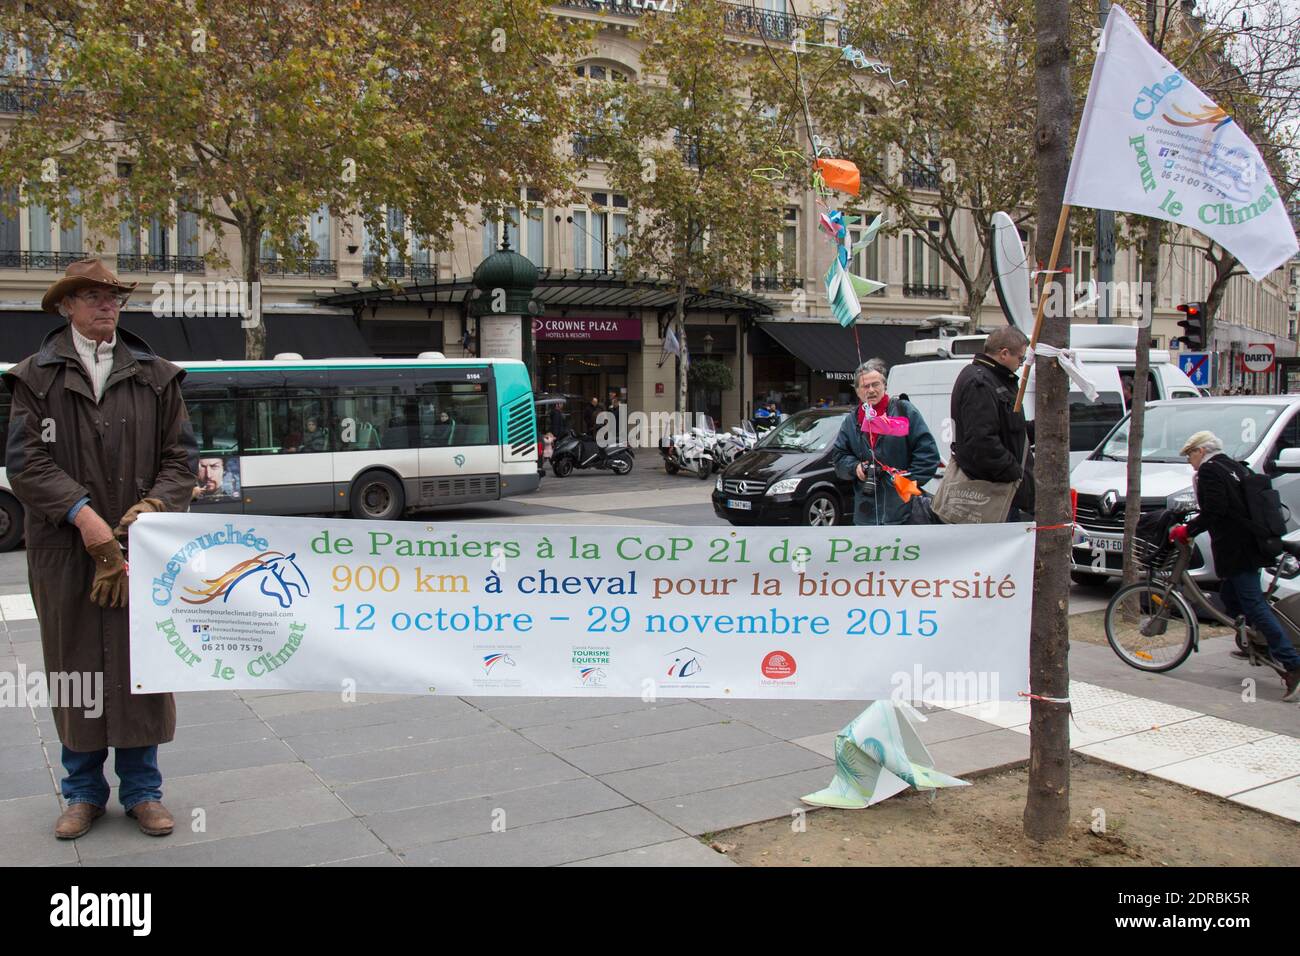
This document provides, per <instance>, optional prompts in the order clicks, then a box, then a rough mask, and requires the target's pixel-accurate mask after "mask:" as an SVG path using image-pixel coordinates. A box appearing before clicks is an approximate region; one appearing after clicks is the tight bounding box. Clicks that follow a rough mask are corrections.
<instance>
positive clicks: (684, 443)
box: [659, 428, 715, 481]
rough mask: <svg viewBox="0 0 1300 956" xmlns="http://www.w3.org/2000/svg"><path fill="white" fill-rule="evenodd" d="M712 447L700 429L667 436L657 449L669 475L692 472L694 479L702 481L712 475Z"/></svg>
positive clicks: (713, 465)
mask: <svg viewBox="0 0 1300 956" xmlns="http://www.w3.org/2000/svg"><path fill="white" fill-rule="evenodd" d="M712 445H713V443H712V441H711V440H710V439H708V438H707V437H706V433H705V432H704V430H703V429H701V428H692V429H691V430H690V431H689V432H683V433H682V434H679V435H671V436H669V437H668V438H666V439H664V443H663V444H662V445H661V446H660V449H659V450H660V453H661V454H662V455H663V459H664V470H665V471H667V472H668V474H670V475H675V474H677V472H679V471H690V472H694V474H695V477H697V478H699V479H700V480H701V481H704V480H705V479H706V478H708V477H709V475H711V474H713V470H714V467H715V461H714V458H713V452H712Z"/></svg>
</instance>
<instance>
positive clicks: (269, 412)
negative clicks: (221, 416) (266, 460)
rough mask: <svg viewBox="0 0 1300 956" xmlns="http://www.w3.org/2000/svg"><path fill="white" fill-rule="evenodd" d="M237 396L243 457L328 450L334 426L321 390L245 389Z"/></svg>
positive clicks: (331, 441)
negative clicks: (240, 417) (243, 445)
mask: <svg viewBox="0 0 1300 956" xmlns="http://www.w3.org/2000/svg"><path fill="white" fill-rule="evenodd" d="M240 397H241V399H242V400H241V401H240V403H239V405H240V409H241V413H242V417H243V422H244V440H245V447H244V449H243V453H244V454H245V455H276V454H281V453H293V452H324V451H330V450H331V447H332V445H333V428H332V426H333V423H332V422H331V420H330V417H329V403H328V401H327V400H326V398H325V393H324V392H323V391H320V390H317V389H297V388H292V389H285V388H248V389H243V390H242V391H241V393H240Z"/></svg>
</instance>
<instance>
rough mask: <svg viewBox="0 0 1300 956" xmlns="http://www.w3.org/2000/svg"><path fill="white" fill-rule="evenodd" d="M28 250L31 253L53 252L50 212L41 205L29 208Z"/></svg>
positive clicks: (34, 204)
mask: <svg viewBox="0 0 1300 956" xmlns="http://www.w3.org/2000/svg"><path fill="white" fill-rule="evenodd" d="M27 249H28V251H30V252H53V251H54V247H53V245H52V243H51V239H50V211H49V210H48V209H46V208H45V207H44V206H43V205H41V204H40V203H32V204H31V205H29V206H28V207H27Z"/></svg>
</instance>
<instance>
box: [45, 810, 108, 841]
mask: <svg viewBox="0 0 1300 956" xmlns="http://www.w3.org/2000/svg"><path fill="white" fill-rule="evenodd" d="M103 815H104V808H103V807H97V806H95V805H94V804H93V803H73V804H70V805H69V806H68V809H66V810H64V811H63V812H62V813H61V814H59V819H58V820H56V821H55V823H54V835H55V836H56V837H58V838H59V839H60V840H75V839H76V838H77V837H79V836H85V835H86V834H87V833H88V832H90V827H91V824H93V823H94V822H95V821H96V820H98V819H99V818H100V817H102V816H103Z"/></svg>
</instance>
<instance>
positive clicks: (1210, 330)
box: [1202, 243, 1239, 388]
mask: <svg viewBox="0 0 1300 956" xmlns="http://www.w3.org/2000/svg"><path fill="white" fill-rule="evenodd" d="M1216 245H1217V244H1215V243H1211V244H1210V245H1209V247H1208V248H1207V249H1206V253H1207V254H1206V257H1205V258H1206V259H1208V260H1209V261H1210V265H1212V266H1214V279H1213V280H1212V281H1211V282H1210V288H1209V291H1208V292H1206V294H1205V308H1204V310H1203V311H1202V314H1203V315H1204V316H1205V351H1207V352H1210V353H1213V352H1215V348H1214V320H1215V317H1216V316H1217V315H1218V314H1219V306H1221V305H1222V304H1223V297H1224V296H1225V295H1226V294H1227V292H1228V280H1229V279H1230V278H1232V270H1233V269H1235V268H1236V267H1237V266H1238V265H1239V262H1238V259H1237V257H1236V256H1234V255H1233V254H1232V253H1231V252H1229V251H1228V250H1227V249H1224V248H1223V247H1222V246H1217V248H1218V250H1219V253H1220V254H1219V255H1218V256H1216V255H1214V250H1215V248H1216ZM1217 361H1218V360H1217V359H1211V362H1217ZM1211 371H1212V372H1213V371H1217V369H1211ZM1218 384H1219V383H1218V382H1217V381H1211V382H1210V386H1211V388H1213V387H1215V386H1217V385H1218Z"/></svg>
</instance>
